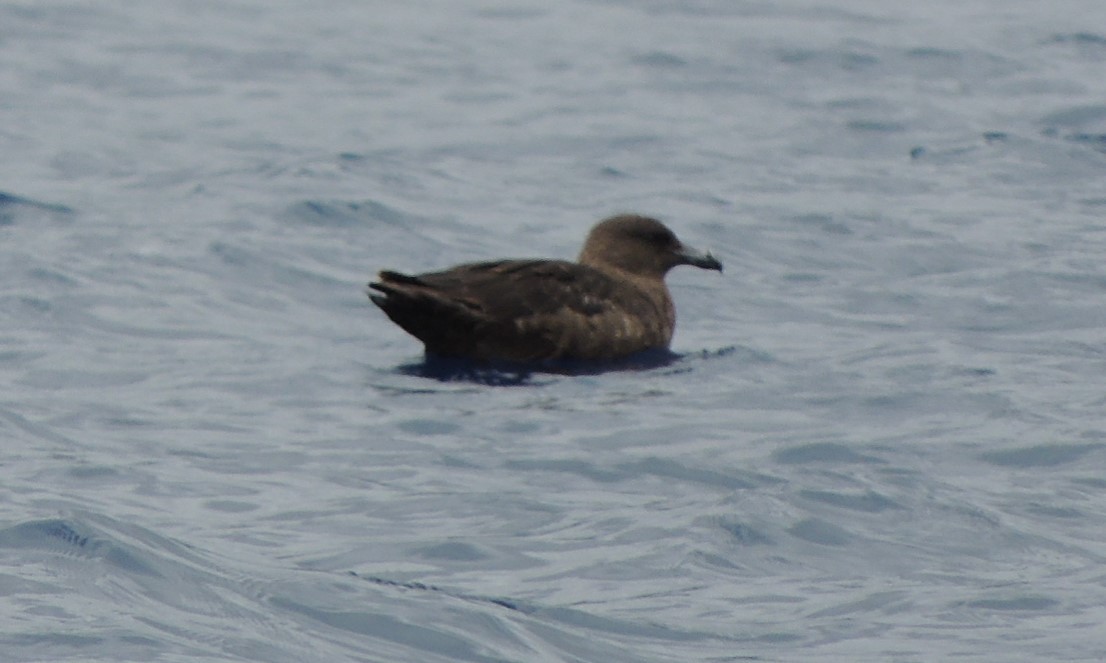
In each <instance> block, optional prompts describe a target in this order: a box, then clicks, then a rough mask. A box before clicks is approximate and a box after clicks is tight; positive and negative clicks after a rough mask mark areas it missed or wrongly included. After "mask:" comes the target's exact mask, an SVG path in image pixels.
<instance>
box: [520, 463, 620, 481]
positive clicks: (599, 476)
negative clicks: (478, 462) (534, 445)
mask: <svg viewBox="0 0 1106 663" xmlns="http://www.w3.org/2000/svg"><path fill="white" fill-rule="evenodd" d="M503 467H505V468H506V469H509V470H521V471H525V472H535V471H537V472H552V473H555V474H564V473H570V474H577V475H579V476H582V477H586V478H588V479H591V480H592V481H595V482H597V483H614V482H616V481H625V480H627V479H630V478H633V477H636V476H638V474H637V473H636V472H626V471H623V470H622V469H621V468H620V469H619V470H618V471H612V470H607V469H599V468H597V467H596V466H595V465H593V464H592V463H589V462H587V461H583V460H576V459H571V460H553V459H550V460H514V461H508V462H507V463H504V465H503Z"/></svg>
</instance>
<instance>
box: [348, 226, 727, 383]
mask: <svg viewBox="0 0 1106 663" xmlns="http://www.w3.org/2000/svg"><path fill="white" fill-rule="evenodd" d="M677 265H692V266H694V267H699V268H701V269H714V270H718V271H719V272H721V271H722V263H720V262H718V260H717V259H715V258H714V256H712V255H711V254H710V253H707V252H700V251H697V250H695V249H693V248H691V247H689V246H687V245H686V244H683V243H681V242H680V241H679V240H678V239H676V235H675V234H674V233H673V232H672V231H671V230H669V229H668V228H667V227H666V226H665V225H664V224H663V223H661V222H660V221H657V220H656V219H652V218H649V217H645V216H638V215H630V214H624V215H619V216H613V217H610V218H608V219H605V220H603V221H600V222H599V223H598V224H596V225H595V227H594V228H592V230H591V232H590V233H589V234H588V238H587V240H586V241H585V242H584V248H583V250H582V251H581V252H580V257H579V258H578V259H577V262H569V261H565V260H493V261H488V262H476V263H469V264H464V265H458V266H456V267H452V268H450V269H447V270H445V271H440V272H428V273H425V274H417V275H413V276H411V275H407V274H401V273H399V272H393V271H388V270H385V271H382V272H380V275H379V281H374V282H372V283H370V284H369V291H368V294H369V298H370V299H371V300H372V302H373V303H374V304H376V305H377V306H379V307H380V308H381V309H382V310H383V311H384V313H385V314H387V316H388V317H389V318H391V319H392V321H393V322H395V323H396V324H397V325H399V326H400V327H402V328H403V329H404V330H405V331H407V333H409V334H411V335H412V336H414V337H415V338H417V339H419V340H420V341H422V342H423V345H424V346H425V350H426V353H427V355H434V356H438V357H456V358H465V359H475V360H485V361H505V362H519V363H530V362H547V361H558V360H584V361H611V360H617V359H621V358H624V357H628V356H630V355H633V354H636V353H639V352H643V351H646V350H655V349H667V348H668V344H669V342H670V341H671V340H672V333H673V331H674V330H675V327H676V309H675V306H674V305H673V303H672V296H671V295H670V294H669V292H668V286H666V285H665V283H664V277H665V275H666V274H667V273H668V270H670V269H672V268H673V267H675V266H677Z"/></svg>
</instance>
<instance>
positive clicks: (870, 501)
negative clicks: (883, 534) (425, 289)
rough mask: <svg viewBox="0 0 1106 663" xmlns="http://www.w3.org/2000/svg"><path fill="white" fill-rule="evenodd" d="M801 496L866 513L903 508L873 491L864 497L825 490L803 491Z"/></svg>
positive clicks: (863, 495)
mask: <svg viewBox="0 0 1106 663" xmlns="http://www.w3.org/2000/svg"><path fill="white" fill-rule="evenodd" d="M799 495H801V496H802V497H804V498H806V499H808V500H812V501H815V502H821V503H822V504H828V505H830V506H835V507H840V508H842V509H849V510H851V511H862V512H865V513H879V512H881V511H886V510H888V509H901V508H902V507H900V506H899V505H898V504H896V503H895V502H894V501H892V500H889V499H887V498H886V497H884V496H882V495H880V494H878V493H874V492H872V491H868V492H866V493H864V494H862V495H850V494H847V493H836V492H830V491H824V490H803V491H800V493H799Z"/></svg>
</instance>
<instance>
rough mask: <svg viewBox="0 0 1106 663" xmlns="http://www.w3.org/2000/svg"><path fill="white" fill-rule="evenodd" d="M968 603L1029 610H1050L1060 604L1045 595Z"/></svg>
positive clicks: (1008, 610) (989, 607)
mask: <svg viewBox="0 0 1106 663" xmlns="http://www.w3.org/2000/svg"><path fill="white" fill-rule="evenodd" d="M966 605H967V606H968V607H969V608H981V609H983V610H997V611H1002V612H1027V611H1036V610H1048V609H1049V608H1054V607H1056V606H1058V605H1060V602H1059V601H1057V600H1056V599H1050V598H1048V597H1045V596H1019V597H1015V598H1009V599H979V600H977V601H969V602H968V603H967V604H966Z"/></svg>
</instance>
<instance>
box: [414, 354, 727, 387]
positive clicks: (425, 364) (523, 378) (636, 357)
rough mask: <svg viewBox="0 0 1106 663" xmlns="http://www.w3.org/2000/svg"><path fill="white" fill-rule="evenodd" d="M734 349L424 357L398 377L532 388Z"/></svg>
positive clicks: (664, 364) (660, 366) (657, 365)
mask: <svg viewBox="0 0 1106 663" xmlns="http://www.w3.org/2000/svg"><path fill="white" fill-rule="evenodd" d="M733 351H734V348H723V349H721V350H715V351H708V350H703V351H701V352H698V353H690V354H677V353H675V352H672V351H671V350H669V349H667V348H662V349H653V350H646V351H644V352H639V353H637V354H633V355H630V356H629V357H624V358H622V359H616V360H611V361H583V360H557V361H543V362H535V363H515V362H495V361H477V360H473V359H458V358H453V357H439V356H436V355H425V356H424V357H423V360H422V361H421V362H417V363H413V364H404V365H402V366H399V367H397V368H396V371H397V372H398V373H401V374H403V375H411V376H415V377H421V378H430V379H432V380H437V381H439V382H473V383H477V384H483V385H489V386H495V387H513V386H523V385H527V386H532V385H535V384H538V383H536V382H535V381H534V378H535V376H540V375H565V376H581V375H600V374H602V373H612V372H627V371H648V370H654V369H658V368H666V367H671V366H674V365H676V364H678V363H681V362H683V361H684V360H687V359H708V358H711V357H721V356H725V355H728V354H731V353H732V352H733Z"/></svg>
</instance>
